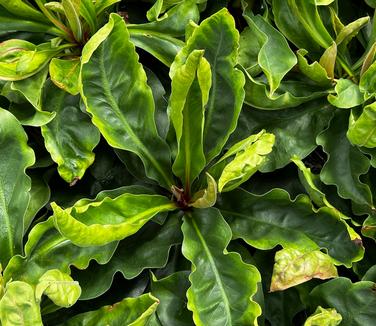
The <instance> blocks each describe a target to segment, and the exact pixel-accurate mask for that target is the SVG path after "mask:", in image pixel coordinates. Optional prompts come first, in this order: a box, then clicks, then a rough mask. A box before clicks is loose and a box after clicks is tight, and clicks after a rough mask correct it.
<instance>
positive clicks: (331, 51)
mask: <svg viewBox="0 0 376 326" xmlns="http://www.w3.org/2000/svg"><path fill="white" fill-rule="evenodd" d="M336 59H337V44H336V43H335V42H333V43H332V44H331V45H330V46H329V47H328V48H327V49H326V50H325V52H324V53H323V55H322V56H321V58H320V61H319V64H320V65H321V66H322V67H323V68H324V69H325V71H326V73H327V75H328V77H329V78H330V79H334V68H335V66H336ZM337 85H338V84H337ZM336 91H337V89H336ZM337 92H338V93H339V92H340V90H339V89H338V91H337Z"/></svg>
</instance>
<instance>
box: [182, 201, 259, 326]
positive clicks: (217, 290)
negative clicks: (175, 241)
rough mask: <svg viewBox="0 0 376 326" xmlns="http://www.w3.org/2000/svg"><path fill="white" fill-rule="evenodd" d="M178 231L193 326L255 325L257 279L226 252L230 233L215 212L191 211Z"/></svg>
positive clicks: (252, 270) (256, 274) (248, 267)
mask: <svg viewBox="0 0 376 326" xmlns="http://www.w3.org/2000/svg"><path fill="white" fill-rule="evenodd" d="M182 230H183V235H184V240H183V248H182V251H183V255H184V256H185V257H186V258H187V259H188V260H189V261H191V262H192V273H191V275H190V277H189V280H190V282H191V284H192V285H191V287H190V288H189V290H188V292H187V298H188V309H189V310H191V311H192V312H193V320H194V322H195V325H198V326H201V325H252V324H256V323H257V321H256V320H257V317H258V316H260V315H261V309H260V306H259V305H258V304H257V303H256V302H254V301H253V300H252V297H253V296H254V295H255V293H256V291H257V283H258V282H260V281H261V278H260V275H259V272H258V271H257V269H256V268H255V267H254V266H252V265H248V264H245V263H244V262H243V261H242V259H241V257H240V255H239V254H238V253H234V252H230V253H229V252H227V250H226V247H227V245H228V244H229V242H230V240H231V229H230V228H229V226H228V225H227V223H226V222H225V221H224V219H223V217H222V216H221V214H220V213H219V211H218V210H217V209H215V208H207V209H199V210H194V211H193V212H192V213H191V214H188V215H186V216H185V217H184V223H183V226H182ZM208 293H210V295H208Z"/></svg>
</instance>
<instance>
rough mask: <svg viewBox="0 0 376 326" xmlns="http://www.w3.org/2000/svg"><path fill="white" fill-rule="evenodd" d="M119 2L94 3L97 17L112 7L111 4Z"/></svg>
mask: <svg viewBox="0 0 376 326" xmlns="http://www.w3.org/2000/svg"><path fill="white" fill-rule="evenodd" d="M117 2H120V0H99V1H96V2H95V11H96V13H97V15H99V14H100V13H102V12H103V11H104V10H105V9H107V8H108V7H110V6H112V5H113V4H115V3H117Z"/></svg>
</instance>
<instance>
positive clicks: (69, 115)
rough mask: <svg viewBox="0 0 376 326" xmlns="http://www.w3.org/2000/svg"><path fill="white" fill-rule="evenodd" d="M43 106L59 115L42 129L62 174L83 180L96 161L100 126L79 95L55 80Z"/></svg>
mask: <svg viewBox="0 0 376 326" xmlns="http://www.w3.org/2000/svg"><path fill="white" fill-rule="evenodd" d="M43 108H45V109H46V110H48V111H50V112H56V116H55V118H54V119H53V120H52V121H51V122H49V123H48V124H46V125H44V126H42V128H41V130H42V135H43V138H44V142H45V145H46V148H47V150H48V151H49V153H50V154H51V157H52V159H53V160H54V161H55V162H56V163H57V164H58V171H59V174H60V176H61V177H62V178H63V179H64V180H65V181H67V182H69V183H71V182H73V181H77V180H80V179H81V178H82V177H83V175H84V173H85V171H86V169H87V168H88V167H89V166H90V165H91V164H92V163H93V162H94V153H93V149H94V148H95V146H96V145H97V144H98V143H99V139H100V134H99V131H98V129H97V128H96V127H95V126H93V125H92V124H91V122H90V118H89V117H88V116H87V115H86V114H85V113H83V112H82V111H81V110H80V108H79V96H72V95H70V94H68V93H66V92H64V91H63V90H61V89H59V88H57V87H56V86H55V85H54V84H53V83H52V82H51V81H48V82H47V84H46V87H45V91H44V99H43Z"/></svg>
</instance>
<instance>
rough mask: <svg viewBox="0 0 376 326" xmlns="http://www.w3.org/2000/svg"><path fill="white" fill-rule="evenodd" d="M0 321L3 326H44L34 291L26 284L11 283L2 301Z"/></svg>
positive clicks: (0, 301) (0, 304) (0, 302)
mask: <svg viewBox="0 0 376 326" xmlns="http://www.w3.org/2000/svg"><path fill="white" fill-rule="evenodd" d="M0 321H1V325H3V326H14V325H23V326H43V324H42V318H41V314H40V308H39V305H38V303H37V302H36V300H35V294H34V289H33V287H32V286H31V285H29V284H27V283H25V282H10V283H8V284H7V287H6V290H5V294H4V296H3V297H2V299H1V300H0Z"/></svg>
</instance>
